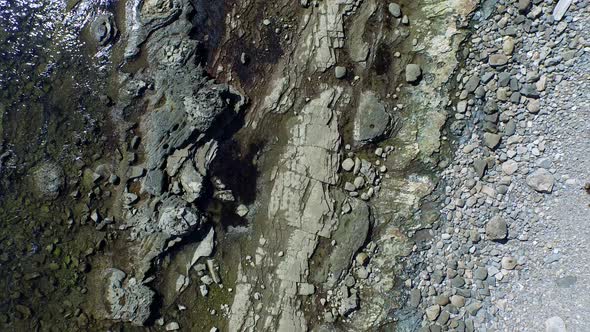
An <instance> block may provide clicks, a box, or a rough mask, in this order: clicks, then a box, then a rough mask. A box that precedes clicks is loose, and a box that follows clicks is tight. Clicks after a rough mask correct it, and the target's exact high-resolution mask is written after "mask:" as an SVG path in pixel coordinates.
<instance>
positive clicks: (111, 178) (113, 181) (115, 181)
mask: <svg viewBox="0 0 590 332" xmlns="http://www.w3.org/2000/svg"><path fill="white" fill-rule="evenodd" d="M119 181H120V180H119V177H118V176H117V175H116V174H111V176H109V183H110V184H113V185H117V184H119Z"/></svg>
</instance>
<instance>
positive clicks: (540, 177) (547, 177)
mask: <svg viewBox="0 0 590 332" xmlns="http://www.w3.org/2000/svg"><path fill="white" fill-rule="evenodd" d="M526 183H527V184H528V185H529V187H531V188H532V189H534V190H535V191H537V192H540V193H548V194H550V193H551V192H552V191H553V185H554V184H555V177H553V174H551V173H549V171H548V170H546V169H544V168H539V169H537V170H536V171H534V172H533V173H531V174H530V175H529V176H527V178H526Z"/></svg>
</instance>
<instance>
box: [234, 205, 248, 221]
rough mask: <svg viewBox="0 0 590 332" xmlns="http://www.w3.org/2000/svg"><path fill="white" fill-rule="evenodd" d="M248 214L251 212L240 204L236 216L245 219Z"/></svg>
mask: <svg viewBox="0 0 590 332" xmlns="http://www.w3.org/2000/svg"><path fill="white" fill-rule="evenodd" d="M248 212H250V210H249V209H248V207H247V206H246V205H244V204H240V205H238V207H237V208H236V214H237V215H238V216H240V217H242V218H243V217H245V216H246V215H247V214H248Z"/></svg>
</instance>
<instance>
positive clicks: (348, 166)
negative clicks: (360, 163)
mask: <svg viewBox="0 0 590 332" xmlns="http://www.w3.org/2000/svg"><path fill="white" fill-rule="evenodd" d="M353 167H354V160H352V158H346V159H344V161H343V162H342V169H343V170H345V171H347V172H350V171H352V169H353Z"/></svg>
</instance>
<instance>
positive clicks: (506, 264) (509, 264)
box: [502, 256, 517, 270]
mask: <svg viewBox="0 0 590 332" xmlns="http://www.w3.org/2000/svg"><path fill="white" fill-rule="evenodd" d="M516 265H517V263H516V259H514V258H512V257H510V256H506V257H502V268H503V269H505V270H514V268H515V267H516Z"/></svg>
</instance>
